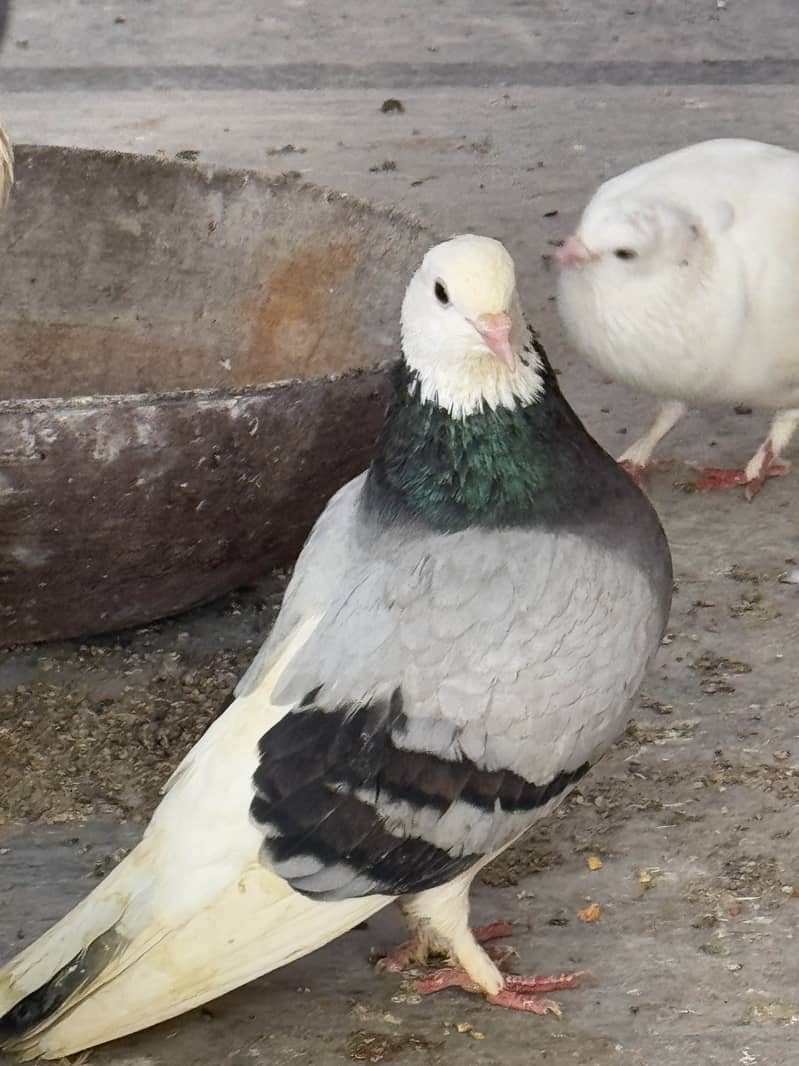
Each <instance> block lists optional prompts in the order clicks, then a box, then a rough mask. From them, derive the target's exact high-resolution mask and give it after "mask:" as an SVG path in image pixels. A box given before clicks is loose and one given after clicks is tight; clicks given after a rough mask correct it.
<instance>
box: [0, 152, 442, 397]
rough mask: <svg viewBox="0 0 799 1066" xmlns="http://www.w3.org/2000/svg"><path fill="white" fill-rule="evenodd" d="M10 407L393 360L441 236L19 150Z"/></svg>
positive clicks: (145, 164) (321, 205) (252, 180)
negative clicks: (409, 295) (403, 319)
mask: <svg viewBox="0 0 799 1066" xmlns="http://www.w3.org/2000/svg"><path fill="white" fill-rule="evenodd" d="M16 155H17V159H16V173H17V184H16V187H15V189H14V191H13V194H12V197H11V200H10V202H9V207H8V210H7V211H6V213H5V214H4V215H3V217H2V218H1V219H0V247H2V248H3V249H4V250H5V254H4V256H3V258H2V264H1V265H0V400H20V399H23V400H24V399H31V398H39V397H42V398H43V397H77V396H92V395H93V396H97V395H115V394H130V393H133V394H136V393H165V392H171V391H175V390H183V389H220V390H231V391H235V390H240V389H242V388H246V387H248V386H258V385H265V384H268V383H270V382H274V381H281V380H286V379H309V378H318V377H322V376H325V375H328V374H331V373H337V372H341V371H346V370H350V369H353V368H356V367H366V366H370V365H373V364H375V363H378V362H381V361H382V360H384V359H386V358H389V357H391V356H393V355H394V354H396V351H397V342H398V334H399V328H398V326H399V308H400V303H401V299H402V295H403V292H404V289H405V285H406V283H407V280H408V278H409V276H410V272H411V271H412V270H413V269H414V267H415V266H416V264H417V263H418V261H419V259H420V258H421V256H422V255H423V253H424V251H425V249H426V247H427V246H428V244H429V243H430V237H429V235H428V234H427V233H426V232H425V231H424V229H423V228H422V227H421V226H419V225H417V224H416V223H414V222H412V221H409V220H408V219H406V218H405V217H403V216H402V215H400V214H399V213H392V212H389V211H381V210H377V209H374V208H371V207H369V206H368V205H365V204H362V203H360V202H358V201H353V200H351V199H349V198H347V197H344V196H339V195H334V194H330V193H325V192H324V191H322V190H319V189H316V188H313V187H309V186H305V185H302V184H300V183H299V182H297V181H296V180H277V181H270V180H268V179H266V178H264V177H261V176H258V175H256V174H253V173H248V172H235V171H223V170H217V171H212V170H210V169H204V168H201V167H197V166H191V165H185V164H181V163H176V162H172V161H161V160H157V159H153V158H141V157H136V156H130V155H121V154H116V153H98V152H89V151H81V150H74V149H65V148H55V147H21V148H18V149H17V153H16Z"/></svg>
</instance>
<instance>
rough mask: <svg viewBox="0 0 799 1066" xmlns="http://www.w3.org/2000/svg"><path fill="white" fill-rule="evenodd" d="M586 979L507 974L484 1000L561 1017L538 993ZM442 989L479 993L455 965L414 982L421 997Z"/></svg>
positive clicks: (577, 975) (582, 973)
mask: <svg viewBox="0 0 799 1066" xmlns="http://www.w3.org/2000/svg"><path fill="white" fill-rule="evenodd" d="M587 976H588V974H587V973H586V972H585V971H579V972H577V973H561V974H557V975H552V976H546V977H544V976H540V977H519V976H517V975H516V974H508V975H507V976H506V977H505V985H504V987H503V988H501V989H500V991H499V992H497V993H496V995H493V996H486V999H487V1000H488V1002H489V1003H493V1004H494V1005H495V1006H497V1007H507V1008H508V1010H521V1011H526V1012H527V1013H528V1014H560V1007H559V1006H558V1004H557V1003H555V1001H554V1000H552V999H545V998H544V996H542V995H541V993H542V992H557V991H559V990H562V989H571V988H578V987H579V985H580V982H581V981H582V979H583V978H584V977H587ZM444 988H462V989H464V990H465V991H466V992H481V991H482V989H481V988H480V986H479V985H477V984H475V983H474V981H473V980H472V979H471V977H469V975H468V974H467V973H466V971H465V970H462V969H460V967H458V966H449V967H446V968H445V969H443V970H436V972H435V973H432V974H430V976H429V977H424V978H422V980H421V981H417V982H416V991H417V992H418V993H419V994H420V995H422V996H429V995H432V993H434V992H440V991H441V990H442V989H444Z"/></svg>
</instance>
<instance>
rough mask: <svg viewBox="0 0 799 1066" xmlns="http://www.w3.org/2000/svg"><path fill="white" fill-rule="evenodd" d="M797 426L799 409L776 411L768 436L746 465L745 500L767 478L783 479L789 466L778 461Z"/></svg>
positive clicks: (787, 463)
mask: <svg viewBox="0 0 799 1066" xmlns="http://www.w3.org/2000/svg"><path fill="white" fill-rule="evenodd" d="M797 426H799V408H795V407H794V408H792V409H790V410H788V411H778V412H777V414H776V415H775V416H774V421H773V422H772V423H771V427H770V429H769V431H768V436H767V437H766V439H765V440H764V441H763V443H762V444H761V445H760V447H759V448H758V449H757V451H756V452H755V454H754V455H753V456H752V458H751V459H750V460H749V462H748V463H747V464H746V469H745V471H744V473H745V475H746V498H747V500H751V499H752V497H753V496H756V495H757V494H758V492H760V490H761V488H762V487H763V482H764V481H765V480H766V478H769V477H783V476H784V475H785V474H787V473H788V471H789V470H790V468H791V464H790V463H789V462H786V460H784V459H780V455H781V454H782V452H783V449H785V448H787V446H788V442H789V441H790V439H791V437H792V436H793V435H794V433H795V432H796V427H797Z"/></svg>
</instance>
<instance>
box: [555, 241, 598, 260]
mask: <svg viewBox="0 0 799 1066" xmlns="http://www.w3.org/2000/svg"><path fill="white" fill-rule="evenodd" d="M555 257H556V259H557V260H558V262H559V263H560V265H561V266H562V267H570V266H584V265H585V263H590V262H591V260H592V259H596V256H595V255H594V253H593V252H589V250H588V249H587V248H586V246H585V245H584V244H583V242H582V241H581V240H580V238H579V237H569V239H568V240H567V241H564V243H563V244H562V245H561V247H560V248H558V250H557V252H555Z"/></svg>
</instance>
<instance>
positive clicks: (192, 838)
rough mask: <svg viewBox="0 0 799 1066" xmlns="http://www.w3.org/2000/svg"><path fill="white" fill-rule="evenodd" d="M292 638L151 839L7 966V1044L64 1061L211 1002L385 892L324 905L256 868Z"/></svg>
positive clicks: (295, 642) (0, 1036)
mask: <svg viewBox="0 0 799 1066" xmlns="http://www.w3.org/2000/svg"><path fill="white" fill-rule="evenodd" d="M315 624H316V619H306V620H305V621H304V622H302V624H300V625H299V626H298V627H297V629H296V630H295V631H294V632H293V633H291V634H290V635H289V637H288V638H287V640H286V641H285V643H284V645H283V646H282V648H281V649H280V652H279V654H276V655H275V656H274V658H273V661H272V663H271V664H269V665H267V667H266V669H265V671H264V673H263V676H262V677H261V678H260V679H259V680H258V681H257V683H256V684H255V685H254V687H253V688H252V690H251V691H250V692H248V693H247V694H246V695H244V696H242V697H240V698H239V699H237V700H236V701H235V702H234V703H233V704H232V705H231V706H230V707H229V708H228V710H227V711H226V712H225V713H224V714H223V715H222V717H221V718H218V719H217V720H216V722H215V723H214V724H213V725H212V726H211V728H210V729H209V730H208V731H207V733H206V734H205V735H204V736H203V737H202V738H201V740H200V741H199V742H198V743H197V744H196V745H195V746H194V748H193V749H192V751H191V752H190V753H189V755H188V756H187V757H186V758H185V759H184V761H183V763H182V764H181V766H180V767H179V768H178V770H177V771H176V772H175V774H174V775H173V777H172V779H171V781H170V782H169V787H168V790H167V792H166V795H165V796H164V799H163V800H162V801H161V804H160V805H159V807H158V809H157V810H156V812H155V814H154V815H153V819H152V821H151V822H150V825H149V826H148V828H147V831H146V833H145V835H144V839H143V840H142V842H141V844H139V846H138V847H137V848H135V849H134V850H133V851H132V852H131V854H130V855H128V857H127V858H126V859H125V860H124V861H123V862H122V863H120V865H119V866H118V867H117V868H116V869H115V870H113V871H112V872H111V873H110V874H109V875H108V877H107V878H106V879H105V881H104V882H103V883H102V884H101V885H98V886H97V888H96V889H95V890H94V892H93V893H92V894H91V895H90V896H89V897H88V898H87V899H85V900H84V901H83V902H82V903H80V904H79V905H78V906H77V907H76V908H75V909H74V910H73V911H71V912H70V914H68V915H67V916H66V918H64V919H63V920H62V921H61V922H59V923H58V925H56V926H54V927H53V928H52V929H51V930H50V931H49V932H47V933H45V935H44V936H42V937H41V938H40V939H39V940H37V941H36V942H35V943H34V944H32V945H31V946H30V947H29V948H27V949H26V950H25V951H23V952H22V953H21V954H20V955H19V956H18V957H17V958H15V959H12V960H11V961H10V962H9V963H7V964H6V966H5V967H3V968H2V969H0V1048H2V1049H4V1050H8V1051H13V1052H15V1053H16V1054H18V1055H20V1056H21V1057H22V1058H23V1059H32V1058H36V1057H42V1058H47V1059H52V1058H60V1057H62V1056H64V1055H71V1054H73V1053H74V1052H77V1051H82V1050H84V1049H85V1048H88V1047H93V1046H94V1045H95V1044H101V1043H104V1042H105V1041H107V1040H113V1039H115V1038H117V1037H120V1036H125V1035H126V1034H127V1033H131V1032H134V1031H136V1030H138V1029H144V1028H146V1027H147V1026H150V1025H155V1024H156V1023H157V1022H160V1021H164V1020H166V1019H167V1018H173V1017H174V1016H175V1015H177V1014H181V1013H182V1012H183V1011H186V1010H189V1009H191V1008H192V1007H196V1006H198V1005H199V1004H201V1003H205V1002H206V1001H207V1000H209V999H214V998H215V997H217V996H221V995H223V994H224V993H225V992H229V991H230V990H231V989H233V988H236V987H238V986H239V985H242V984H245V983H246V982H247V981H251V980H253V979H254V978H256V977H260V976H262V975H263V974H266V973H269V972H270V971H271V970H274V969H277V967H279V966H284V965H285V964H286V963H288V962H291V961H292V960H293V959H297V958H300V957H301V956H303V955H307V954H308V953H309V952H311V951H313V950H314V949H316V948H319V947H322V946H323V945H324V944H326V943H328V941H330V940H333V939H334V938H335V937H337V936H340V935H341V934H342V933H346V932H347V931H348V930H349V929H352V927H353V926H355V925H357V924H358V923H359V922H362V921H364V920H365V919H366V918H368V917H369V916H370V915H372V914H374V913H375V912H376V911H378V910H380V909H381V908H382V907H384V906H385V905H386V904H387V903H389V902H390V900H391V897H389V896H377V895H375V896H367V897H361V898H356V899H352V900H341V901H331V902H319V901H312V900H309V899H307V898H306V897H305V896H301V895H299V894H298V893H296V892H295V891H294V890H293V889H292V888H291V887H290V886H289V885H288V884H287V883H286V882H285V881H284V880H283V879H282V878H280V877H277V876H276V875H275V874H274V873H272V872H271V871H270V870H268V869H267V868H266V867H265V866H262V865H261V864H260V863H259V861H258V852H259V849H260V846H261V844H262V839H263V837H262V832H261V831H260V830H259V829H258V828H257V827H256V826H255V825H254V824H253V823H252V822H251V821H250V820H249V818H248V809H249V804H250V801H251V798H252V794H253V792H252V775H253V772H254V771H255V768H256V766H257V763H258V742H259V739H260V738H261V737H262V736H263V735H264V733H265V732H267V731H268V729H269V728H270V727H271V726H272V725H274V723H275V722H276V721H278V720H279V719H280V718H281V717H282V716H283V715H284V714H285V713H286V711H287V710H288V709H289V708H288V707H280V706H277V705H275V704H274V703H272V693H273V691H274V688H275V684H276V682H277V681H278V680H279V678H280V676H281V674H282V673H283V670H284V669H285V667H286V666H287V665H288V663H290V661H291V659H292V656H293V655H294V654H295V653H296V651H297V650H298V649H299V648H301V647H302V646H303V644H304V642H305V641H306V640H307V638H308V636H309V634H310V633H311V632H312V630H313V627H314V625H315Z"/></svg>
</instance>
